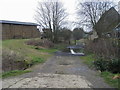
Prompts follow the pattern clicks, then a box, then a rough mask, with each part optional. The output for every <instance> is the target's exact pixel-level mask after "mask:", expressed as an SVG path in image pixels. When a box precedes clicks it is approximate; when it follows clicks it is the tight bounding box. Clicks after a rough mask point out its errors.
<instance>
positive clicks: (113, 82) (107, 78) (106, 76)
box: [101, 71, 120, 90]
mask: <svg viewBox="0 0 120 90" xmlns="http://www.w3.org/2000/svg"><path fill="white" fill-rule="evenodd" d="M115 75H117V74H113V73H110V72H107V71H106V72H101V76H102V77H103V78H104V80H105V81H106V82H107V83H108V84H110V85H111V86H113V87H116V88H119V90H120V79H112V78H113V77H114V76H115Z"/></svg>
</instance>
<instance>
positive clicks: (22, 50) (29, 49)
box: [2, 39, 56, 78]
mask: <svg viewBox="0 0 120 90" xmlns="http://www.w3.org/2000/svg"><path fill="white" fill-rule="evenodd" d="M27 40H30V39H11V40H3V41H2V46H3V50H4V48H5V49H7V50H11V51H13V52H16V53H19V55H21V56H24V57H25V61H26V62H25V63H26V64H28V65H29V66H31V65H35V64H38V63H44V62H45V61H46V60H47V59H48V58H49V57H50V56H51V55H52V54H49V53H52V52H54V51H56V49H47V48H45V49H41V50H36V49H35V46H31V45H26V44H25V42H26V41H27ZM26 72H28V71H22V70H16V71H10V72H5V73H3V74H2V76H3V78H5V77H9V76H16V75H19V74H23V73H26Z"/></svg>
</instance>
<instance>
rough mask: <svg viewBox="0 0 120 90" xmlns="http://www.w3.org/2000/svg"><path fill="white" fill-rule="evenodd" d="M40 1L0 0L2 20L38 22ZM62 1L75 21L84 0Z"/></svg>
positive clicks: (70, 19)
mask: <svg viewBox="0 0 120 90" xmlns="http://www.w3.org/2000/svg"><path fill="white" fill-rule="evenodd" d="M38 1H43V0H0V20H12V21H23V22H36V21H35V20H34V15H35V10H36V7H37V4H38ZM60 1H62V2H63V4H64V7H65V8H66V9H67V12H68V13H69V18H68V20H69V21H71V22H73V21H75V13H76V11H75V9H76V5H77V3H78V1H83V0H60ZM89 1H90V0H89ZM92 1H93V0H92ZM114 1H116V2H118V1H119V0H114Z"/></svg>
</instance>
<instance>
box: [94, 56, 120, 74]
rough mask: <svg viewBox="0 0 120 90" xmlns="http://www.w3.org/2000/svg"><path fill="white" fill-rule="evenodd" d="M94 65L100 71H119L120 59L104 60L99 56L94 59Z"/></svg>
mask: <svg viewBox="0 0 120 90" xmlns="http://www.w3.org/2000/svg"><path fill="white" fill-rule="evenodd" d="M94 66H95V67H96V69H97V70H100V71H110V72H112V73H120V69H119V68H120V59H112V60H105V59H104V58H99V59H97V60H96V61H94Z"/></svg>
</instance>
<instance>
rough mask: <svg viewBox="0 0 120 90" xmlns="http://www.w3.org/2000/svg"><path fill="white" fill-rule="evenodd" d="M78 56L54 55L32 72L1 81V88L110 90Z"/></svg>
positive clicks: (96, 73)
mask: <svg viewBox="0 0 120 90" xmlns="http://www.w3.org/2000/svg"><path fill="white" fill-rule="evenodd" d="M82 61H83V60H80V57H78V56H70V55H68V56H65V55H64V56H63V55H55V56H53V57H52V58H50V59H49V60H47V61H46V62H45V63H44V64H43V65H36V66H35V67H33V68H31V69H32V70H33V72H30V73H27V74H23V75H20V76H16V77H12V78H7V79H3V84H2V86H3V88H110V86H109V85H107V84H106V83H105V82H104V80H103V79H102V78H101V77H100V76H99V75H98V72H96V71H93V70H91V69H89V68H88V67H87V66H86V65H84V64H83V63H82Z"/></svg>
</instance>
